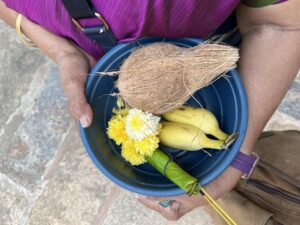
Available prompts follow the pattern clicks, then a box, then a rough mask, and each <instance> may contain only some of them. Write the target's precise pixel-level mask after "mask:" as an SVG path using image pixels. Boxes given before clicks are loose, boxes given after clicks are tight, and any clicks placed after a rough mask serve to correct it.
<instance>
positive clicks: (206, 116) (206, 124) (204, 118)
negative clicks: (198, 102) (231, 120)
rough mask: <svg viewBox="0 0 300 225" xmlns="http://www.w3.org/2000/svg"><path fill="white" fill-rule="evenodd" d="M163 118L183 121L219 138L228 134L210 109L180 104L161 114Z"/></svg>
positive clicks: (177, 121)
mask: <svg viewBox="0 0 300 225" xmlns="http://www.w3.org/2000/svg"><path fill="white" fill-rule="evenodd" d="M163 118H164V119H165V120H168V121H171V122H176V123H185V124H189V125H192V126H195V127H197V128H199V129H201V130H202V131H203V132H204V133H206V134H210V135H213V136H214V137H216V138H218V139H219V140H223V141H225V140H226V139H228V134H226V133H224V132H223V131H222V130H221V129H220V127H219V123H218V121H217V119H216V117H215V116H214V114H212V113H211V112H210V111H208V110H206V109H202V108H193V107H190V106H182V107H180V108H178V109H175V110H173V111H170V112H167V113H164V114H163Z"/></svg>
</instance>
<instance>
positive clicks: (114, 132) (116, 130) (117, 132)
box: [107, 114, 128, 145]
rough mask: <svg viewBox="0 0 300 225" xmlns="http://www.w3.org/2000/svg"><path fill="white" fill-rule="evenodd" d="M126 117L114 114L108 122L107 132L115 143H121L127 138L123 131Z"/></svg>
mask: <svg viewBox="0 0 300 225" xmlns="http://www.w3.org/2000/svg"><path fill="white" fill-rule="evenodd" d="M125 118H126V117H121V116H120V115H118V114H117V115H114V116H113V117H112V118H111V119H110V121H109V122H108V128H107V134H108V136H109V137H110V138H111V139H113V140H114V141H115V142H116V144H117V145H120V144H122V143H123V142H125V141H126V140H128V135H127V134H126V131H125V122H126V120H125Z"/></svg>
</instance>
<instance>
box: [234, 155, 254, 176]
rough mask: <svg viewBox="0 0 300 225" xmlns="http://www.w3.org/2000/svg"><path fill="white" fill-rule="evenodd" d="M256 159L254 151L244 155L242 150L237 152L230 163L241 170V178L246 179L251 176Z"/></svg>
mask: <svg viewBox="0 0 300 225" xmlns="http://www.w3.org/2000/svg"><path fill="white" fill-rule="evenodd" d="M258 160H259V157H258V155H257V154H255V153H252V154H251V155H246V154H244V153H242V152H239V153H238V154H237V156H236V157H235V159H234V160H233V161H232V162H231V164H230V165H231V166H232V167H234V168H236V169H238V170H240V171H241V172H243V173H244V175H243V178H244V179H247V178H249V177H250V176H251V173H252V171H253V169H254V167H255V165H256V164H257V162H258Z"/></svg>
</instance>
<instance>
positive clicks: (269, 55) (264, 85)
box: [239, 25, 300, 153]
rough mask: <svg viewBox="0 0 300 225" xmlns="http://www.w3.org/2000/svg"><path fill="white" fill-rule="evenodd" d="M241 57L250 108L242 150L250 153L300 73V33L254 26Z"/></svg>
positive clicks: (248, 35)
mask: <svg viewBox="0 0 300 225" xmlns="http://www.w3.org/2000/svg"><path fill="white" fill-rule="evenodd" d="M240 56H241V61H240V66H239V72H240V74H241V78H242V80H243V83H244V85H245V88H246V92H247V95H248V105H249V122H248V129H247V133H246V137H245V140H244V143H243V145H242V147H241V151H242V152H245V153H250V152H251V151H252V150H253V146H254V144H255V142H256V140H257V138H258V137H259V135H260V133H261V131H262V130H263V128H264V126H265V125H266V123H267V122H268V120H269V119H270V117H271V115H272V114H273V113H274V111H275V110H276V108H277V107H278V105H279V104H280V102H281V100H282V98H283V97H284V95H285V94H286V92H287V91H288V89H289V87H290V85H291V83H292V82H293V80H294V78H295V76H296V74H297V72H298V69H299V64H300V31H299V30H297V29H292V28H286V29H285V28H282V27H278V26H275V25H261V26H256V27H253V29H252V30H248V31H247V32H245V33H244V34H243V43H242V45H241V51H240Z"/></svg>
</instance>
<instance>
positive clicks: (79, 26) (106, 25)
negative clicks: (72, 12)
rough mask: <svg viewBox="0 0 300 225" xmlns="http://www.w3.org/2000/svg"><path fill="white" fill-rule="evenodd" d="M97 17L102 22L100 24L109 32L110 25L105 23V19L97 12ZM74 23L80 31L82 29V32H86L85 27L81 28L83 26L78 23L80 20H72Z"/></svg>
mask: <svg viewBox="0 0 300 225" xmlns="http://www.w3.org/2000/svg"><path fill="white" fill-rule="evenodd" d="M94 15H95V17H96V18H98V19H99V20H100V22H101V23H102V24H103V25H104V27H105V28H106V29H107V30H109V26H108V23H107V22H106V21H105V19H104V18H103V17H102V16H101V15H100V14H99V13H97V12H95V13H94ZM72 22H73V23H74V24H75V25H76V27H77V28H78V29H80V30H81V31H83V32H84V29H85V28H84V27H83V26H81V24H80V23H79V22H78V20H76V19H74V18H72Z"/></svg>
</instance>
